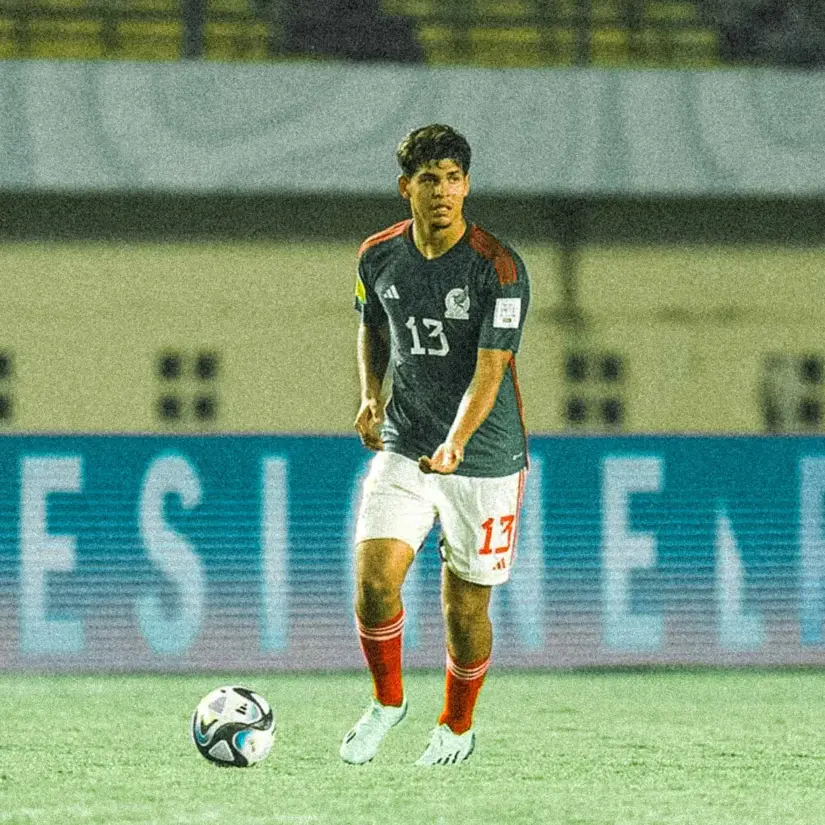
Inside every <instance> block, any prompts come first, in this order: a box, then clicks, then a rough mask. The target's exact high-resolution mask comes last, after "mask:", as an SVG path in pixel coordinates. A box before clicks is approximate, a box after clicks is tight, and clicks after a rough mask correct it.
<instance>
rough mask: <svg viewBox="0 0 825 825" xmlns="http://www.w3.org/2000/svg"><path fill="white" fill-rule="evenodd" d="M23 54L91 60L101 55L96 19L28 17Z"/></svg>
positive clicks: (98, 27)
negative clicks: (42, 18) (34, 18)
mask: <svg viewBox="0 0 825 825" xmlns="http://www.w3.org/2000/svg"><path fill="white" fill-rule="evenodd" d="M25 56H26V57H34V58H40V59H44V60H63V59H76V60H94V59H97V58H100V57H102V56H103V42H102V41H101V39H100V22H99V21H95V20H48V19H46V20H32V21H31V22H30V23H29V43H28V47H27V49H26V54H25Z"/></svg>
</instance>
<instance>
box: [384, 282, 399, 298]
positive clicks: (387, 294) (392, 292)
mask: <svg viewBox="0 0 825 825" xmlns="http://www.w3.org/2000/svg"><path fill="white" fill-rule="evenodd" d="M383 297H384V298H400V297H401V296H400V295H399V294H398V290H397V289H396V288H395V284H392V285H391V286H388V287H387V288H386V289H385V290H384V295H383Z"/></svg>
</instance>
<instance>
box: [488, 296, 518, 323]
mask: <svg viewBox="0 0 825 825" xmlns="http://www.w3.org/2000/svg"><path fill="white" fill-rule="evenodd" d="M520 320H521V298H496V308H495V311H494V313H493V326H494V327H498V328H499V329H518V325H519V321H520Z"/></svg>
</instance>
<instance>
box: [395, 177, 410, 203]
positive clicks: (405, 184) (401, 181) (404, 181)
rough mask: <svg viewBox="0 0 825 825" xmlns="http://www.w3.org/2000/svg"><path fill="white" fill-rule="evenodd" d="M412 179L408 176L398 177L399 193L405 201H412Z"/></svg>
mask: <svg viewBox="0 0 825 825" xmlns="http://www.w3.org/2000/svg"><path fill="white" fill-rule="evenodd" d="M409 187H410V179H409V178H408V177H407V176H406V175H399V176H398V192H399V194H400V195H401V197H402V198H404V200H409V199H410V191H409Z"/></svg>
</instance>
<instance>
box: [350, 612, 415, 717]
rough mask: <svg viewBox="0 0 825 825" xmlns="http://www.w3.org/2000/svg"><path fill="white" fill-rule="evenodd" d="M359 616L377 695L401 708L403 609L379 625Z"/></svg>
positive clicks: (359, 624)
mask: <svg viewBox="0 0 825 825" xmlns="http://www.w3.org/2000/svg"><path fill="white" fill-rule="evenodd" d="M356 618H357V622H358V639H359V641H360V643H361V650H362V652H363V654H364V659H366V662H367V667H368V668H369V670H370V673H371V674H372V681H373V690H374V694H375V698H376V700H377V701H378V702H380V703H381V704H382V705H393V706H396V707H398V706H400V705H401V704H402V702H403V700H404V685H403V681H402V676H401V659H402V636H403V633H404V611H403V609H402V610H401V611H400V612H399V613H398V614H397V615H396V616H394V617H393V618H391V619H388V620H387V621H385V622H381V623H379V624H377V625H366V624H365V623H364V622H362V621H361V619H360V618H358V617H356Z"/></svg>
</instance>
